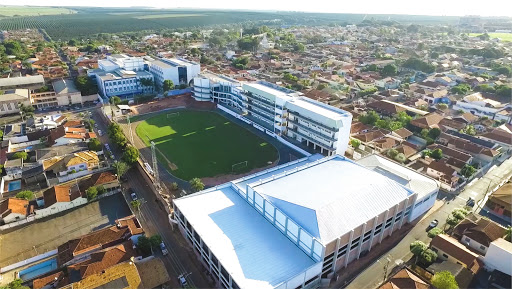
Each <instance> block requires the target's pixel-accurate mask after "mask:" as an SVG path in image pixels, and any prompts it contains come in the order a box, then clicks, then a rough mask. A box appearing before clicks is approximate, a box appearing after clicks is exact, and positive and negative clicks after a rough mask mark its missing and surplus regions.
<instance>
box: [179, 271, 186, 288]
mask: <svg viewBox="0 0 512 289" xmlns="http://www.w3.org/2000/svg"><path fill="white" fill-rule="evenodd" d="M178 280H179V281H180V284H181V287H183V288H185V287H187V286H188V283H187V279H185V277H184V276H183V274H181V275H180V276H178Z"/></svg>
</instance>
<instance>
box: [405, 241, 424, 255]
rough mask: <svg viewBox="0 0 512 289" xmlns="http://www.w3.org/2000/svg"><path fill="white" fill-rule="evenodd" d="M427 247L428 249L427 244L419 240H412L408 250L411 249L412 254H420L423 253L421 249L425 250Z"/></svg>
mask: <svg viewBox="0 0 512 289" xmlns="http://www.w3.org/2000/svg"><path fill="white" fill-rule="evenodd" d="M427 249H428V246H427V244H425V243H423V242H422V241H420V240H417V241H414V242H412V243H411V245H410V246H409V250H411V253H412V254H413V255H414V256H420V255H421V253H423V251H425V250H427Z"/></svg>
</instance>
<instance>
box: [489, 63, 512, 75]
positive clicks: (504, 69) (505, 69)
mask: <svg viewBox="0 0 512 289" xmlns="http://www.w3.org/2000/svg"><path fill="white" fill-rule="evenodd" d="M492 70H494V71H496V72H498V73H499V74H503V75H505V76H507V77H510V76H512V68H510V67H509V66H497V67H495V68H493V69H492Z"/></svg>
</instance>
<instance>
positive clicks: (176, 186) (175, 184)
mask: <svg viewBox="0 0 512 289" xmlns="http://www.w3.org/2000/svg"><path fill="white" fill-rule="evenodd" d="M170 189H171V191H177V190H178V189H179V186H178V183H177V182H173V183H171V187H170Z"/></svg>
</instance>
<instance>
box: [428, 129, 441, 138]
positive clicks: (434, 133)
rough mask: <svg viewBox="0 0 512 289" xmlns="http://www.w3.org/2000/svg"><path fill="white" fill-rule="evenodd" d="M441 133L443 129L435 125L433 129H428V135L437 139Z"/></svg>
mask: <svg viewBox="0 0 512 289" xmlns="http://www.w3.org/2000/svg"><path fill="white" fill-rule="evenodd" d="M440 135H441V130H440V129H438V128H437V127H434V128H433V129H431V130H429V131H428V136H429V137H430V138H432V139H437V138H438V137H439V136H440Z"/></svg>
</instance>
